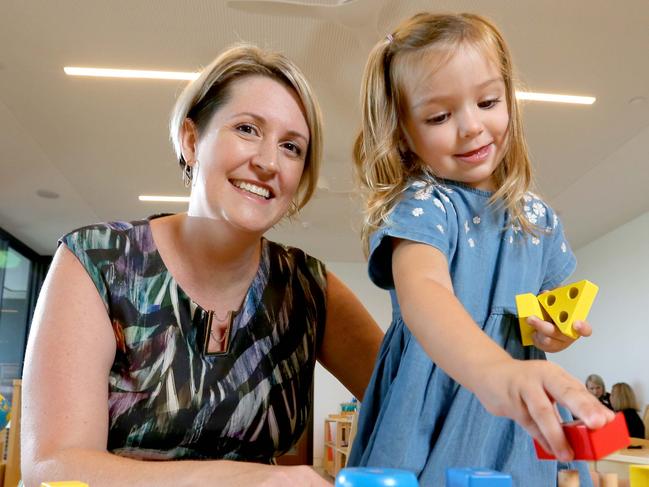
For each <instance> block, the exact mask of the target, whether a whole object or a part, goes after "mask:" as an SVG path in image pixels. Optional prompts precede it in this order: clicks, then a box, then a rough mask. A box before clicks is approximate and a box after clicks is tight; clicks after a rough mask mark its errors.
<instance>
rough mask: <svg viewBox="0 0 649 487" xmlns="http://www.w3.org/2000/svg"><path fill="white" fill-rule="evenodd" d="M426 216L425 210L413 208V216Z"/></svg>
mask: <svg viewBox="0 0 649 487" xmlns="http://www.w3.org/2000/svg"><path fill="white" fill-rule="evenodd" d="M423 214H424V209H423V208H413V210H412V215H413V216H421V215H423Z"/></svg>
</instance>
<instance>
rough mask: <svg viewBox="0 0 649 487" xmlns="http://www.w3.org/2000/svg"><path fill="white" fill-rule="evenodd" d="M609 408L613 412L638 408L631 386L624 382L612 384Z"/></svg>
mask: <svg viewBox="0 0 649 487" xmlns="http://www.w3.org/2000/svg"><path fill="white" fill-rule="evenodd" d="M611 406H613V409H614V410H615V411H623V410H624V409H635V410H636V411H637V410H638V409H639V408H638V401H637V400H636V398H635V394H634V392H633V389H631V386H630V385H629V384H627V383H626V382H618V383H617V384H613V387H612V388H611Z"/></svg>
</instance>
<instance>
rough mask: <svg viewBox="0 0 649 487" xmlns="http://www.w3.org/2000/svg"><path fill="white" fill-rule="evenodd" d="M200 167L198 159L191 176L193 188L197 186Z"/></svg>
mask: <svg viewBox="0 0 649 487" xmlns="http://www.w3.org/2000/svg"><path fill="white" fill-rule="evenodd" d="M199 167H200V165H199V164H198V159H196V162H194V165H193V166H192V173H191V175H190V179H191V183H192V188H193V187H194V185H195V184H196V180H197V179H198V168H199Z"/></svg>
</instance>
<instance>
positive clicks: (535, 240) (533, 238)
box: [532, 236, 541, 245]
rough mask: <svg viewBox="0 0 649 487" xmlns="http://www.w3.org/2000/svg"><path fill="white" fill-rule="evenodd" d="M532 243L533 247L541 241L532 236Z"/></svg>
mask: <svg viewBox="0 0 649 487" xmlns="http://www.w3.org/2000/svg"><path fill="white" fill-rule="evenodd" d="M532 243H533V244H534V245H538V244H540V243H541V240H539V238H538V237H534V236H533V237H532Z"/></svg>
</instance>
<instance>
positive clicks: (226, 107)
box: [22, 46, 382, 487]
mask: <svg viewBox="0 0 649 487" xmlns="http://www.w3.org/2000/svg"><path fill="white" fill-rule="evenodd" d="M320 126H321V122H320V113H319V109H318V106H317V104H316V102H315V100H314V98H313V96H312V94H311V91H310V88H309V86H308V84H307V83H306V80H305V79H304V77H303V75H302V74H301V73H300V71H299V70H298V69H297V68H296V67H295V66H294V65H293V64H292V63H291V62H290V61H288V60H287V59H285V58H284V57H283V56H281V55H278V54H273V53H269V52H265V51H262V50H260V49H257V48H255V47H252V46H239V47H235V48H232V49H230V50H228V51H226V52H224V53H223V54H222V55H221V56H219V57H218V58H217V59H216V60H215V61H214V62H213V63H212V64H211V65H210V66H208V67H207V68H206V69H205V70H204V71H203V73H202V74H201V76H200V77H199V78H198V79H197V80H195V81H194V82H192V83H191V84H190V85H189V86H188V87H187V88H186V89H185V90H184V92H183V93H182V94H181V96H180V97H179V99H178V100H177V103H176V106H175V108H174V111H173V115H172V120H171V138H172V141H173V143H174V147H175V149H176V152H177V154H178V157H179V161H180V165H181V168H182V170H183V179H184V181H185V182H186V184H187V185H191V197H190V203H189V209H188V212H187V213H186V214H178V215H171V216H162V217H158V218H150V219H147V220H143V221H136V222H130V223H125V222H117V223H112V224H98V225H93V226H90V227H85V228H82V229H79V230H77V231H75V232H72V233H70V234H68V235H66V236H64V237H63V238H62V239H61V243H62V244H63V245H60V246H59V248H58V250H57V252H56V255H55V257H54V260H53V263H52V267H51V270H50V273H49V275H48V277H47V280H46V283H45V285H44V287H43V291H42V293H41V296H40V298H39V302H38V305H37V309H36V312H35V318H34V322H33V325H32V330H31V335H30V339H29V344H28V350H27V360H26V367H25V373H24V386H23V387H24V389H23V390H24V396H25V400H24V404H25V407H24V412H23V438H22V445H23V449H22V458H23V477H24V481H25V484H26V485H27V486H28V487H31V486H38V485H40V482H41V481H43V480H50V481H53V480H58V479H61V480H65V479H68V480H69V479H79V480H83V481H85V482H87V483H89V484H90V485H92V487H102V486H115V485H133V486H135V485H152V486H159V487H160V486H162V487H164V486H182V485H188V486H191V485H201V486H203V485H208V484H218V485H219V486H229V485H236V486H238V487H242V486H255V485H264V486H282V487H287V486H296V487H297V486H299V487H305V486H325V485H330V484H329V483H327V482H325V481H324V480H323V479H322V478H320V477H319V476H318V475H317V474H316V473H315V472H314V471H313V470H311V469H310V468H308V467H279V466H271V465H269V463H271V462H272V460H273V458H274V457H275V456H277V455H279V454H281V453H283V452H284V451H286V450H288V449H289V448H290V447H291V445H293V444H294V443H295V442H296V441H297V439H298V438H299V437H300V434H301V433H302V431H303V429H304V427H305V425H306V423H307V419H308V412H309V407H310V404H311V401H312V396H311V386H312V383H313V369H314V364H315V360H316V358H317V359H318V360H319V361H320V362H321V363H322V364H323V365H324V366H325V367H326V368H328V369H329V370H330V371H331V372H332V373H333V374H334V375H336V376H337V377H338V378H339V379H340V380H341V382H342V383H343V384H344V385H345V386H347V387H348V388H349V389H350V390H351V391H352V393H354V395H355V396H357V397H362V395H363V392H364V389H365V386H366V384H367V381H368V379H369V376H370V374H371V368H372V364H373V361H374V356H375V354H376V351H377V349H378V346H379V342H380V340H381V337H382V333H381V331H380V329H379V328H378V327H377V326H376V324H375V323H374V322H373V320H372V318H371V317H370V316H369V314H368V313H367V311H366V310H365V309H364V308H363V306H362V305H361V304H360V303H359V301H358V300H357V299H356V298H355V297H354V296H353V294H352V293H351V292H350V291H349V290H348V289H347V288H346V287H345V286H344V285H343V284H342V283H341V282H340V281H339V280H338V279H337V278H336V277H335V276H334V275H333V274H331V273H330V272H328V271H326V269H325V268H324V265H323V264H322V263H321V262H319V261H317V260H316V259H314V258H312V257H310V256H308V255H306V254H304V253H303V252H302V251H300V250H299V249H293V248H288V247H284V246H281V245H278V244H275V243H272V242H269V241H267V240H266V239H264V237H263V235H264V233H265V232H266V231H267V230H268V229H269V228H271V227H272V226H273V225H275V224H276V223H277V222H278V221H279V220H281V219H282V218H283V217H285V216H286V215H290V214H292V213H294V212H295V211H297V210H298V209H299V208H301V207H302V206H304V205H305V204H306V202H307V201H308V200H309V198H310V196H311V195H312V193H313V191H314V188H315V185H316V181H317V175H318V165H319V161H320V154H321V135H320V130H321V129H320ZM146 460H183V461H175V462H151V461H146ZM198 460H202V461H198Z"/></svg>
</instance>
